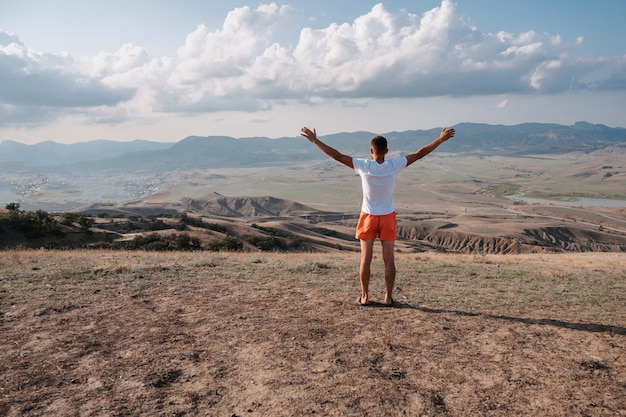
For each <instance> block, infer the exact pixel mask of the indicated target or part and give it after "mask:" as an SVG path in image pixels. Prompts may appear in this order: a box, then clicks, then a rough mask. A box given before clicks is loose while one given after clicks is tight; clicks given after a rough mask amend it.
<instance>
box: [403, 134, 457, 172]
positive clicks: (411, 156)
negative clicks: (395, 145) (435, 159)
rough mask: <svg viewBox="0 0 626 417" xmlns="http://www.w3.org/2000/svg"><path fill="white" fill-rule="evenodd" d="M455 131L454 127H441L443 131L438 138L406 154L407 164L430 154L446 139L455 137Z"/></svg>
mask: <svg viewBox="0 0 626 417" xmlns="http://www.w3.org/2000/svg"><path fill="white" fill-rule="evenodd" d="M455 133H456V132H455V130H454V129H446V128H445V127H444V128H443V129H441V133H440V134H439V137H438V138H437V139H435V140H434V141H432V142H431V143H429V144H428V145H425V146H422V147H421V148H420V149H418V150H417V151H415V152H413V153H410V154H408V155H407V156H406V166H409V165H411V164H412V163H413V162H415V161H417V160H418V159H422V158H423V157H425V156H426V155H428V154H429V153H431V152H432V151H434V150H435V149H437V147H438V146H439V145H441V144H442V143H444V142H445V141H447V140H448V139H450V138H451V137H453V136H454V134H455Z"/></svg>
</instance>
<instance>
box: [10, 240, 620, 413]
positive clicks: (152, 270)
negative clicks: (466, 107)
mask: <svg viewBox="0 0 626 417" xmlns="http://www.w3.org/2000/svg"><path fill="white" fill-rule="evenodd" d="M357 269H358V255H357V254H355V253H354V252H350V253H345V254H341V253H332V254H328V253H327V254H259V253H236V254H234V253H233V254H222V253H206V252H204V253H178V252H172V253H147V252H109V251H5V252H2V256H1V257H0V334H1V335H2V336H1V337H0V370H1V372H0V375H1V377H0V415H2V416H139V415H141V416H231V417H233V416H239V417H243V416H300V415H318V416H319V415H324V416H342V415H344V416H382V415H390V416H626V395H625V394H624V393H625V392H626V355H625V354H624V352H626V278H625V275H626V274H625V272H626V259H625V257H624V256H623V254H616V253H593V254H558V255H506V256H504V255H446V254H435V253H432V254H410V255H409V254H404V253H403V254H398V257H397V269H398V279H397V282H396V284H397V285H396V287H397V289H396V292H395V294H394V299H395V301H396V307H395V308H386V307H383V306H382V305H381V304H379V303H377V301H378V302H380V301H381V300H382V295H383V294H382V292H383V283H382V262H381V261H380V259H375V261H374V265H373V277H372V284H371V287H372V290H371V297H372V298H373V300H374V301H375V302H374V303H373V304H372V305H371V306H368V307H360V306H358V305H357V302H356V299H357V296H358V294H359V290H358V277H357Z"/></svg>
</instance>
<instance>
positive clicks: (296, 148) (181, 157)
mask: <svg viewBox="0 0 626 417" xmlns="http://www.w3.org/2000/svg"><path fill="white" fill-rule="evenodd" d="M454 128H455V129H456V130H457V134H456V137H455V138H454V139H453V140H451V141H449V142H447V143H444V144H443V145H442V146H441V147H440V148H439V151H440V152H451V153H469V154H484V155H505V156H522V155H542V154H557V153H569V152H586V153H591V152H594V151H598V150H601V149H604V148H607V147H615V146H618V147H620V148H621V147H626V129H624V128H611V127H608V126H604V125H598V124H591V123H587V122H578V123H575V124H574V125H572V126H564V125H559V124H545V123H524V124H519V125H514V126H504V125H488V124H476V123H461V124H458V125H456V126H454ZM376 134H382V135H383V136H385V137H386V138H387V139H388V141H389V147H390V150H392V151H399V152H401V153H402V154H406V153H409V152H412V151H414V150H417V149H419V148H420V147H421V146H423V145H425V144H427V143H429V142H431V141H432V140H433V139H434V138H436V137H437V136H438V134H439V129H430V130H410V131H404V132H387V133H373V132H351V133H337V134H332V135H327V136H323V137H321V138H322V139H323V140H324V141H325V142H326V143H328V144H329V145H331V146H333V147H336V148H337V149H339V150H340V151H341V152H343V153H347V154H350V155H354V156H368V154H369V152H368V151H369V140H370V139H371V138H372V137H373V136H374V135H376ZM324 158H325V157H324V155H323V154H322V153H321V152H320V151H319V150H317V149H316V148H315V147H314V146H312V145H311V144H309V143H308V142H307V141H306V139H304V138H301V137H297V136H295V137H284V138H278V139H269V138H264V137H253V138H241V139H236V138H233V137H228V136H207V137H202V136H189V137H187V138H185V139H183V140H181V141H179V142H176V143H162V142H150V141H142V140H137V141H134V142H115V141H104V140H98V141H92V142H82V143H76V144H70V145H67V144H58V143H55V142H50V141H47V142H42V143H38V144H35V145H24V144H20V143H17V142H14V141H10V140H5V141H2V142H0V171H5V172H6V171H15V170H19V169H28V170H38V171H43V172H45V171H50V172H52V171H67V172H73V173H77V172H78V173H79V172H103V173H106V172H137V171H152V172H166V171H172V170H186V169H208V168H225V167H254V166H272V165H281V164H293V163H298V162H304V161H314V160H320V159H324Z"/></svg>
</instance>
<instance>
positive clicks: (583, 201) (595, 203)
mask: <svg viewBox="0 0 626 417" xmlns="http://www.w3.org/2000/svg"><path fill="white" fill-rule="evenodd" d="M506 198H508V199H510V200H516V201H524V202H526V203H531V204H552V205H554V206H568V207H626V200H609V199H606V198H579V199H577V200H576V201H559V200H546V199H542V198H530V197H525V196H523V195H508V196H507V197H506Z"/></svg>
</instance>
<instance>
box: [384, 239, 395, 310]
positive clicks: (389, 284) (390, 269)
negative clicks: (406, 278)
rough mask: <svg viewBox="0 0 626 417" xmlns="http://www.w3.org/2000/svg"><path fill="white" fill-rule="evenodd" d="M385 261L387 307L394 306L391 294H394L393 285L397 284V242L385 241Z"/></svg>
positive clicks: (385, 301) (385, 302)
mask: <svg viewBox="0 0 626 417" xmlns="http://www.w3.org/2000/svg"><path fill="white" fill-rule="evenodd" d="M381 243H382V245H383V261H384V262H385V289H386V292H385V300H384V301H383V303H384V304H386V305H391V304H392V298H391V293H392V292H393V285H394V283H395V282H396V263H395V256H394V244H395V240H383V241H381Z"/></svg>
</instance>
